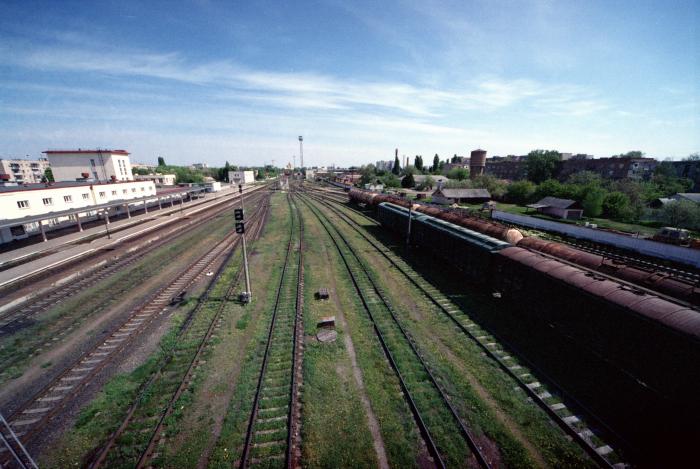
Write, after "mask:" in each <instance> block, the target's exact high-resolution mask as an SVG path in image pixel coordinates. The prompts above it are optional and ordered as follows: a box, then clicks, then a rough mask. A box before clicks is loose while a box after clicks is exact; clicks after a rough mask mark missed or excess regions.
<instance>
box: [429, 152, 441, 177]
mask: <svg viewBox="0 0 700 469" xmlns="http://www.w3.org/2000/svg"><path fill="white" fill-rule="evenodd" d="M439 167H440V157H439V156H438V154H437V153H435V156H433V167H432V168H431V169H432V172H433V173H437V172H438V168H439Z"/></svg>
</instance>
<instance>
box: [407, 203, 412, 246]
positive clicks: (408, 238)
mask: <svg viewBox="0 0 700 469" xmlns="http://www.w3.org/2000/svg"><path fill="white" fill-rule="evenodd" d="M412 207H413V204H411V203H410V202H409V205H408V230H406V247H409V246H410V245H411V213H412V212H411V208H412Z"/></svg>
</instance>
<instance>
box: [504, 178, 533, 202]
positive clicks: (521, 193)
mask: <svg viewBox="0 0 700 469" xmlns="http://www.w3.org/2000/svg"><path fill="white" fill-rule="evenodd" d="M534 195H535V185H534V184H533V183H532V182H530V181H516V182H513V183H511V184H509V185H508V187H507V188H506V199H507V200H508V202H512V203H514V204H519V205H525V204H527V203H529V202H530V201H531V200H532V198H533V196H534Z"/></svg>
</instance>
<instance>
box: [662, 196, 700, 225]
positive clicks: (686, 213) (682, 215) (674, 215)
mask: <svg viewBox="0 0 700 469" xmlns="http://www.w3.org/2000/svg"><path fill="white" fill-rule="evenodd" d="M661 218H662V220H663V221H664V223H666V224H667V225H669V226H674V227H678V228H688V229H691V230H700V206H699V205H698V204H696V203H694V202H691V201H689V200H679V201H676V202H670V203H668V204H666V205H664V206H663V208H662V209H661Z"/></svg>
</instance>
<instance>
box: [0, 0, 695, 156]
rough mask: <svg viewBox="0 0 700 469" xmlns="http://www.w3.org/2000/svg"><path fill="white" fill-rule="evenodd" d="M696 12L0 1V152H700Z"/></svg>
mask: <svg viewBox="0 0 700 469" xmlns="http://www.w3.org/2000/svg"><path fill="white" fill-rule="evenodd" d="M699 10H700V5H699V4H698V3H697V2H694V1H686V2H683V1H681V2H677V3H674V5H673V7H670V6H668V5H667V4H666V3H665V2H616V3H614V4H613V3H611V2H579V3H573V2H570V3H566V2H546V1H522V2H515V3H501V2H479V1H474V2H460V1H455V2H433V1H429V0H422V1H420V2H418V1H415V2H411V1H401V0H399V1H394V2H381V3H376V2H340V1H338V0H321V1H314V2H294V3H289V4H285V3H278V2H271V3H264V2H255V4H252V3H251V4H247V3H245V2H244V3H241V4H233V3H231V2H215V1H204V0H201V1H194V2H188V3H180V4H174V3H172V2H146V3H142V2H130V1H123V2H116V3H112V4H110V3H106V2H89V3H87V2H80V1H75V2H70V1H66V2H48V1H45V2H35V1H23V2H9V1H7V2H3V15H2V17H0V90H1V91H0V93H1V94H0V123H1V124H2V125H0V158H24V157H25V155H29V157H30V158H38V157H40V156H41V152H42V151H44V150H47V149H52V148H78V147H81V148H96V147H101V148H124V149H126V150H128V151H129V152H130V153H131V159H132V161H134V162H140V163H152V162H155V161H156V158H157V157H158V156H163V157H164V158H165V159H166V161H167V162H168V163H172V164H178V165H189V164H192V163H197V162H202V163H207V164H209V165H211V166H221V165H223V164H224V162H225V161H229V162H230V163H231V164H235V165H262V164H265V163H268V164H270V163H271V162H272V160H274V161H275V165H276V166H278V167H283V166H286V164H287V163H288V162H292V161H293V157H292V155H296V156H297V161H298V160H299V154H298V152H299V142H298V136H299V135H303V136H304V162H305V163H306V165H307V166H324V165H325V166H327V165H331V164H337V165H339V166H353V165H355V166H359V165H361V164H367V163H373V162H375V161H377V160H389V159H393V156H394V148H396V147H398V148H399V156H402V155H406V156H409V157H410V158H411V161H412V160H413V156H414V155H416V154H420V155H423V157H424V159H426V158H427V159H432V156H433V155H434V154H435V153H438V154H439V155H440V157H441V158H443V159H445V158H448V157H451V156H452V155H453V154H455V153H456V154H459V155H468V154H469V152H470V151H471V150H473V149H475V148H479V147H481V148H484V149H486V150H487V151H488V152H489V156H494V155H501V156H504V155H507V154H525V153H528V152H529V151H530V150H534V149H538V148H542V149H556V150H559V151H561V152H571V153H588V154H593V155H595V156H596V157H606V156H611V155H613V154H619V153H624V152H627V151H630V150H641V151H642V152H644V153H646V156H649V157H654V158H658V159H664V158H667V157H671V158H673V159H676V160H678V159H682V158H684V157H686V156H688V155H689V154H691V153H694V152H698V151H700V127H699V126H698V117H699V116H700V112H699V109H698V97H699V96H700V74H699V73H698V71H699V69H700V63H699V61H700V58H699V57H700V46H699V44H700V37H699V35H698V24H699V23H700V15H699Z"/></svg>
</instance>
